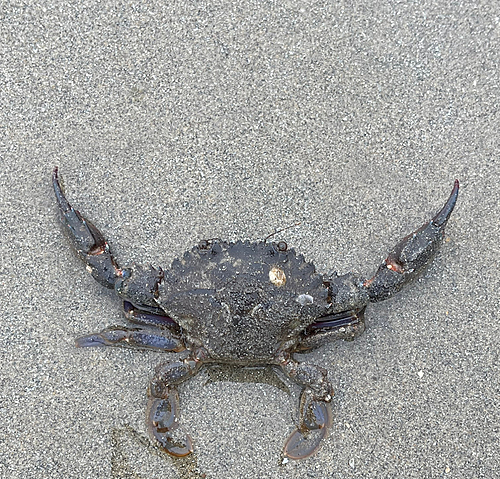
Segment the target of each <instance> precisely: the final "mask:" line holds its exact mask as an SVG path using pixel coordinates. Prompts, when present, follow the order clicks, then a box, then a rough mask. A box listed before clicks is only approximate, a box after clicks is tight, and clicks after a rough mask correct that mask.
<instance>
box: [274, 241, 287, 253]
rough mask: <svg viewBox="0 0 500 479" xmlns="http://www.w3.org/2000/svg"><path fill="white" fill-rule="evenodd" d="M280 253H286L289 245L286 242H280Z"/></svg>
mask: <svg viewBox="0 0 500 479" xmlns="http://www.w3.org/2000/svg"><path fill="white" fill-rule="evenodd" d="M276 246H277V247H278V251H286V250H287V248H288V245H287V244H286V243H285V242H284V241H280V242H279V243H278V244H277V245H276Z"/></svg>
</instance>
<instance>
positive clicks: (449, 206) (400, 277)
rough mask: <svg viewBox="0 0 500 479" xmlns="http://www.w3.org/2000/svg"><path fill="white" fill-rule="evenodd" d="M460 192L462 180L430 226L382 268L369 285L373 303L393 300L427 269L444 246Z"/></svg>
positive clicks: (402, 245)
mask: <svg viewBox="0 0 500 479" xmlns="http://www.w3.org/2000/svg"><path fill="white" fill-rule="evenodd" d="M458 189H459V184H458V180H455V184H454V186H453V190H452V192H451V195H450V197H449V198H448V201H447V202H446V204H445V205H444V207H443V208H442V209H441V210H440V211H439V212H438V213H437V214H436V216H434V218H432V219H431V221H430V222H429V223H426V224H424V225H423V226H422V227H421V228H419V229H418V230H416V231H415V232H413V233H411V234H409V235H408V236H406V237H405V238H403V239H402V240H401V241H400V242H399V243H398V244H397V245H396V246H395V247H394V249H393V250H392V251H391V252H390V253H389V255H388V256H387V259H386V260H385V262H384V263H383V264H382V265H380V267H379V269H378V271H377V272H376V273H375V276H373V278H371V279H369V280H368V281H366V282H365V287H366V288H367V291H368V295H369V296H370V301H373V302H376V301H382V300H384V299H387V298H389V297H390V296H392V295H393V294H395V293H397V292H399V291H400V290H401V289H402V288H403V287H404V286H405V285H406V284H407V283H409V282H410V281H412V280H413V279H414V278H415V277H416V276H418V275H419V274H420V273H421V272H422V271H423V270H424V269H425V267H426V265H427V264H428V263H429V261H430V260H431V259H432V258H433V257H434V255H435V254H436V252H437V251H438V249H439V247H440V246H441V242H442V240H443V237H444V228H445V226H446V223H447V222H448V219H449V217H450V215H451V213H452V211H453V208H454V207H455V203H456V202H457V197H458Z"/></svg>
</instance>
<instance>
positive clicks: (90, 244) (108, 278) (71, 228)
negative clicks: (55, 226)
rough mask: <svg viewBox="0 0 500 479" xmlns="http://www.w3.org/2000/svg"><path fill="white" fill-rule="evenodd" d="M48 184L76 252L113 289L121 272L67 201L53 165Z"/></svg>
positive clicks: (99, 238) (105, 245)
mask: <svg viewBox="0 0 500 479" xmlns="http://www.w3.org/2000/svg"><path fill="white" fill-rule="evenodd" d="M52 185H53V186H54V192H55V195H56V199H57V203H58V205H59V213H60V217H61V222H62V224H63V226H64V230H65V232H66V234H67V235H68V237H69V239H70V240H71V244H72V246H73V247H74V249H75V251H76V253H77V254H78V256H79V257H80V259H81V260H82V261H84V262H85V263H86V265H87V270H88V271H89V273H91V274H92V276H93V277H94V279H95V280H97V281H99V283H101V284H102V285H103V286H106V287H107V288H114V286H115V281H116V279H117V278H118V277H120V276H121V275H122V273H123V271H122V270H120V269H119V268H118V266H117V264H116V262H115V259H114V258H113V256H112V254H111V252H110V250H109V245H108V243H107V242H106V240H105V239H104V236H103V235H102V233H101V232H100V231H99V230H98V229H97V228H96V227H95V226H94V225H93V224H92V223H91V222H90V221H88V220H87V219H86V218H85V217H84V216H82V215H81V214H80V212H79V211H77V210H75V209H74V208H73V207H72V206H71V205H70V204H69V202H68V200H67V199H66V197H65V196H64V193H63V190H62V188H61V184H60V183H59V176H58V169H57V167H56V168H54V172H53V173H52Z"/></svg>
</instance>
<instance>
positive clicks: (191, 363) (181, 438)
mask: <svg viewBox="0 0 500 479" xmlns="http://www.w3.org/2000/svg"><path fill="white" fill-rule="evenodd" d="M200 367H201V361H198V360H196V359H194V358H191V357H188V358H186V359H184V360H183V361H175V362H172V363H167V364H163V365H161V366H160V367H159V368H157V371H156V376H155V377H154V378H153V379H152V380H151V383H150V385H149V390H148V394H149V396H150V399H149V401H148V407H147V410H146V411H147V412H146V421H147V426H148V432H149V435H150V437H151V439H152V440H153V441H155V442H156V443H157V445H158V446H159V447H160V448H161V449H162V450H163V451H165V452H167V453H168V454H171V455H172V456H176V457H183V456H187V455H188V454H190V453H192V452H193V443H192V440H191V437H190V436H189V434H187V433H186V432H185V431H184V428H183V427H182V426H181V425H180V422H179V421H180V408H179V394H178V392H177V388H176V385H177V384H179V383H181V382H183V381H185V380H186V379H189V378H190V377H191V376H194V375H195V374H196V373H197V372H198V371H199V369H200Z"/></svg>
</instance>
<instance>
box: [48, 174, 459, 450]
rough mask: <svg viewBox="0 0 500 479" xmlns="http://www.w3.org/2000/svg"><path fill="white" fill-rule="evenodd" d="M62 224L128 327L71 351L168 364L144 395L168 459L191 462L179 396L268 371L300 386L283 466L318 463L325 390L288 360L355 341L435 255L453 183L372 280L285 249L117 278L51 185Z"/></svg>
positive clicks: (214, 252)
mask: <svg viewBox="0 0 500 479" xmlns="http://www.w3.org/2000/svg"><path fill="white" fill-rule="evenodd" d="M52 180H53V186H54V191H55V195H56V198H57V202H58V204H59V211H60V216H61V221H62V224H63V226H64V229H65V231H66V233H67V235H68V237H69V238H70V241H71V243H72V245H73V247H74V249H75V250H76V252H77V254H78V256H79V257H80V258H81V259H82V260H83V261H84V262H85V264H86V267H87V270H88V271H89V272H90V273H91V274H92V276H93V277H94V278H95V279H96V280H97V281H99V282H100V283H101V284H102V285H104V286H106V287H107V288H114V290H115V291H116V293H117V294H118V296H120V297H121V298H122V299H123V308H124V312H125V317H126V318H127V320H128V321H129V322H130V323H132V324H131V325H129V326H125V327H122V326H113V327H109V328H107V329H105V330H104V331H101V332H100V333H96V334H91V335H88V336H84V337H82V338H79V339H77V342H76V344H77V346H79V347H88V346H121V347H128V348H135V349H152V350H156V351H165V352H175V353H178V358H177V359H176V360H175V361H173V362H168V363H163V364H160V365H159V366H158V367H157V369H156V373H155V376H154V378H153V379H152V380H151V382H150V385H149V388H148V396H149V400H148V406H147V425H148V431H149V434H150V436H151V438H152V439H153V441H155V442H156V443H157V444H158V445H159V447H160V448H162V449H163V450H164V451H166V452H167V453H169V454H172V455H174V456H185V455H187V454H189V453H191V452H192V451H193V445H192V441H191V438H190V436H189V435H188V434H187V433H186V432H185V431H184V429H183V427H182V425H181V424H180V421H179V418H180V413H179V396H178V392H177V385H178V384H180V383H182V382H183V381H185V380H186V379H188V378H190V377H192V376H193V375H195V374H196V373H197V372H198V371H199V370H200V368H201V367H202V366H203V365H204V364H208V363H223V364H233V365H240V366H250V365H252V366H254V365H271V366H274V367H277V368H280V369H281V370H282V371H283V372H284V373H285V375H286V376H288V377H289V378H291V379H292V380H293V381H295V382H296V383H298V384H299V385H300V386H302V388H303V389H302V393H301V396H300V404H299V424H298V425H297V427H296V429H295V430H294V431H293V432H292V434H291V435H290V436H289V438H288V440H287V441H286V443H285V447H284V451H283V453H284V455H285V456H287V457H289V458H292V459H303V458H305V457H308V456H310V455H311V454H313V453H315V452H316V451H317V449H318V447H319V445H320V443H321V441H322V439H324V437H325V436H326V434H327V432H328V429H329V427H330V425H331V422H332V417H331V416H332V414H331V407H330V402H331V400H332V396H333V390H332V386H331V385H330V382H329V381H328V377H327V371H326V370H325V369H324V368H321V367H319V366H316V365H314V364H310V363H307V362H298V361H296V360H295V359H294V357H293V354H294V353H295V352H300V351H307V350H311V349H314V348H317V347H319V346H321V345H323V344H325V343H326V342H329V341H332V340H336V339H344V340H352V339H354V338H355V337H356V336H358V335H359V334H361V333H362V332H363V330H364V317H363V314H364V310H365V308H366V306H367V305H368V303H370V302H376V301H381V300H384V299H387V298H389V297H390V296H392V295H393V294H395V293H397V292H399V291H400V290H401V289H402V288H403V287H404V286H405V285H406V284H408V283H409V282H410V281H412V280H413V279H414V278H415V277H416V276H417V275H418V274H420V273H421V272H422V270H423V269H424V268H425V266H426V265H427V264H428V262H429V261H430V260H431V259H432V258H433V256H434V255H435V253H436V252H437V250H438V249H439V247H440V245H441V242H442V239H443V236H444V228H445V225H446V223H447V221H448V218H449V217H450V215H451V213H452V211H453V208H454V206H455V203H456V200H457V197H458V189H459V185H458V180H456V181H455V184H454V187H453V190H452V192H451V195H450V197H449V199H448V201H447V202H446V204H445V205H444V207H443V208H442V209H441V210H440V211H439V212H438V213H437V214H436V216H434V218H432V219H431V220H430V221H429V222H428V223H425V224H424V225H423V226H422V227H421V228H419V229H418V230H416V231H415V232H414V233H411V234H410V235H408V236H406V237H405V238H404V239H403V240H402V241H400V242H399V243H398V244H397V245H396V246H395V247H394V248H393V250H392V251H391V252H390V253H389V255H388V257H387V259H386V260H385V262H384V263H383V264H382V265H381V266H380V267H379V269H378V271H377V272H376V273H375V275H374V276H373V277H372V278H371V279H363V278H362V277H360V276H357V275H355V274H353V273H348V274H344V275H341V276H338V275H336V274H333V275H331V276H326V275H322V274H319V273H317V272H316V270H315V268H314V265H313V264H312V263H309V262H306V261H305V259H304V257H303V256H302V255H297V254H296V253H295V250H294V249H289V248H288V247H287V245H286V243H284V242H283V241H280V242H277V243H274V242H266V241H260V242H250V241H237V242H235V243H230V242H226V241H221V240H204V241H202V242H200V243H199V244H198V245H197V246H195V247H194V248H192V249H191V250H190V251H187V252H186V253H185V254H184V255H183V256H182V258H179V259H176V260H174V262H173V263H172V265H171V267H170V268H169V269H167V270H163V269H161V268H158V269H156V268H153V267H141V266H137V265H132V266H131V267H129V268H121V267H119V266H118V264H117V262H116V261H115V259H114V257H113V255H112V254H111V252H110V249H109V246H108V244H107V242H106V240H105V239H104V237H103V235H102V234H101V232H100V231H99V230H98V229H97V228H96V227H95V226H94V225H93V224H92V223H91V222H90V221H88V220H87V219H86V218H85V217H84V216H82V215H81V214H80V213H79V212H78V211H77V210H75V209H74V208H73V207H72V206H71V205H70V204H69V203H68V201H67V200H66V198H65V196H64V194H63V191H62V189H61V185H60V183H59V179H58V171H57V168H56V169H55V170H54V173H53V178H52Z"/></svg>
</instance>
